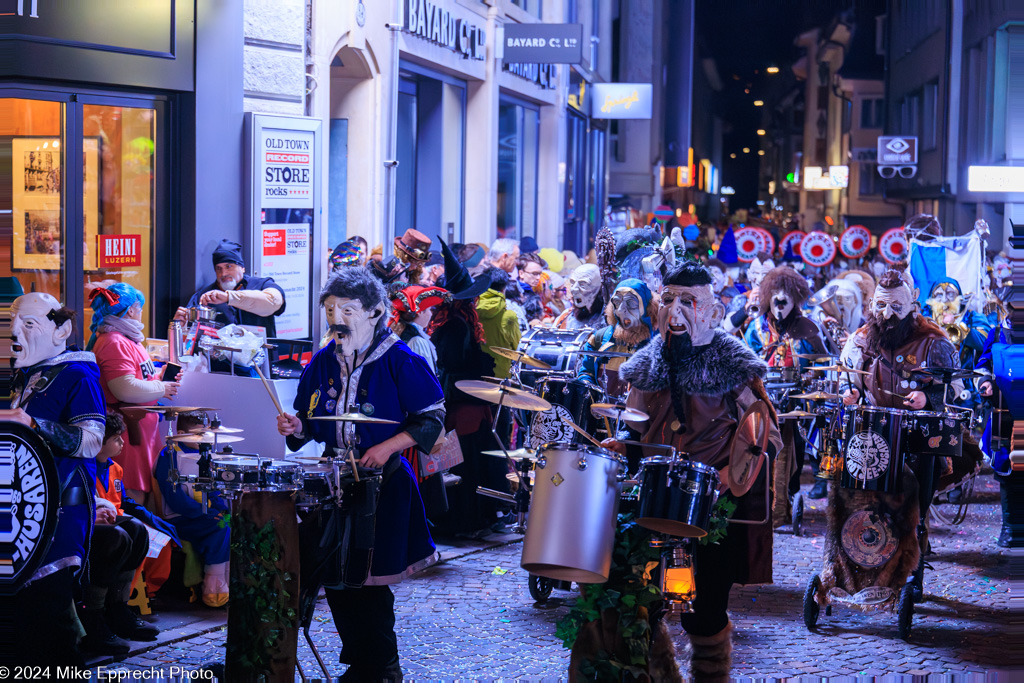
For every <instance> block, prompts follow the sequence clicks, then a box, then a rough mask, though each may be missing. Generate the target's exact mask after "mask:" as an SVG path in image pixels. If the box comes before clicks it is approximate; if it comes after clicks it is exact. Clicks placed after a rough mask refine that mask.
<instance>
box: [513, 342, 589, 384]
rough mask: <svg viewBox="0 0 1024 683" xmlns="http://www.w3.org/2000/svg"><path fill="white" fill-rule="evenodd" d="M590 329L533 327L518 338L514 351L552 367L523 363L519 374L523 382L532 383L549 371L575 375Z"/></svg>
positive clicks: (581, 359) (577, 372) (577, 371)
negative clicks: (530, 365) (539, 368)
mask: <svg viewBox="0 0 1024 683" xmlns="http://www.w3.org/2000/svg"><path fill="white" fill-rule="evenodd" d="M590 334H591V330H589V329H581V330H552V329H548V328H545V327H535V328H533V329H532V330H530V331H529V332H527V333H526V334H525V335H524V336H523V338H522V339H520V340H519V346H518V347H517V349H516V350H518V351H521V352H522V353H525V354H528V355H530V356H533V357H534V358H536V359H537V360H542V361H544V362H545V363H547V364H548V365H550V366H551V370H538V369H536V368H531V367H529V366H526V365H524V366H522V368H521V370H520V377H521V378H522V381H523V383H524V384H527V385H529V386H533V385H534V382H536V381H537V380H538V379H539V378H540V377H542V376H543V375H545V374H547V373H548V372H563V373H566V374H569V375H578V374H579V369H580V364H581V363H582V361H583V357H582V356H580V355H579V350H580V349H582V348H583V346H584V344H586V343H587V340H588V339H590Z"/></svg>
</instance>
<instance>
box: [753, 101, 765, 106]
mask: <svg viewBox="0 0 1024 683" xmlns="http://www.w3.org/2000/svg"><path fill="white" fill-rule="evenodd" d="M754 106H755V107H763V106H764V101H763V100H754Z"/></svg>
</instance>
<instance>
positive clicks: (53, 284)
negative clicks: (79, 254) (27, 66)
mask: <svg viewBox="0 0 1024 683" xmlns="http://www.w3.org/2000/svg"><path fill="white" fill-rule="evenodd" d="M63 143H64V136H63V113H62V111H61V104H60V103H59V102H44V101H40V100H29V99H16V98H0V278H14V279H16V280H17V281H18V285H20V288H21V289H22V290H24V291H25V292H45V293H47V294H52V295H53V296H54V297H56V298H57V299H62V298H63V293H64V282H63V280H62V273H63V272H64V184H63V183H64V182H65V177H66V176H67V175H68V174H66V173H65V169H64V168H63V165H64V151H63V148H62V147H63ZM2 289H3V290H6V291H12V290H13V291H17V289H18V287H3V288H2Z"/></svg>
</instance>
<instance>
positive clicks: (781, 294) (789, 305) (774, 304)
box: [771, 289, 794, 320]
mask: <svg viewBox="0 0 1024 683" xmlns="http://www.w3.org/2000/svg"><path fill="white" fill-rule="evenodd" d="M793 305H794V303H793V297H791V296H790V295H789V294H787V293H786V291H785V290H782V289H780V290H779V291H777V292H774V293H773V294H772V298H771V309H772V315H774V316H775V319H776V320H785V319H786V318H787V317H788V316H789V314H790V313H792V312H793Z"/></svg>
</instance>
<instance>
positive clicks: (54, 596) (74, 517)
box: [2, 292, 106, 664]
mask: <svg viewBox="0 0 1024 683" xmlns="http://www.w3.org/2000/svg"><path fill="white" fill-rule="evenodd" d="M73 316H74V314H73V312H71V311H69V310H68V309H66V308H63V307H61V305H60V303H59V302H58V301H57V300H56V299H55V298H53V297H52V296H50V295H49V294H42V293H36V292H33V293H31V294H24V295H22V296H20V297H18V298H17V299H15V300H14V303H13V304H12V305H11V318H12V322H11V340H12V345H11V350H12V352H13V355H14V367H15V375H14V382H13V396H12V401H11V406H12V408H21V409H22V410H24V411H25V412H26V413H28V414H29V415H30V416H31V417H32V420H33V427H34V428H35V430H36V431H37V432H38V433H39V434H40V436H42V437H43V439H44V440H45V441H46V443H47V444H48V445H49V447H50V450H51V452H52V453H53V456H54V460H55V464H56V468H57V473H58V476H59V479H60V483H61V490H60V492H59V493H58V492H56V491H53V492H47V495H52V496H57V495H59V497H60V501H61V503H60V513H59V515H58V521H57V528H56V532H55V533H54V536H53V539H52V540H51V542H50V547H49V550H48V551H47V553H46V556H45V558H44V559H43V561H42V564H41V565H40V566H39V568H38V569H37V570H36V571H35V573H34V574H33V576H32V577H30V578H29V583H28V584H27V585H25V586H23V587H22V589H21V591H20V592H19V593H18V594H17V595H15V596H14V597H13V598H10V599H5V600H3V601H2V602H3V605H2V607H3V609H4V610H5V611H6V613H7V614H18V615H21V617H20V618H21V621H20V622H19V624H18V628H17V629H16V630H15V632H14V633H13V634H10V635H11V636H12V639H11V640H9V641H7V642H6V643H5V644H6V645H8V646H10V647H12V648H14V650H13V652H14V653H15V654H16V656H17V657H19V658H20V661H21V662H25V663H36V664H56V663H80V662H81V659H80V655H79V654H78V650H77V646H76V643H75V641H76V638H77V633H76V630H75V628H74V627H73V625H72V624H70V623H69V621H70V620H69V614H68V609H69V608H70V605H71V599H72V587H73V583H74V582H75V580H76V578H77V576H78V574H79V571H80V569H79V568H80V567H82V566H83V564H84V558H85V557H86V556H87V555H88V543H89V538H90V536H91V533H92V525H93V522H94V520H95V505H94V502H93V492H94V490H95V486H96V459H95V458H96V453H97V452H99V449H100V447H101V446H102V445H103V433H104V422H105V419H106V418H105V415H106V407H105V406H104V403H103V392H102V390H101V389H100V385H99V374H100V373H99V368H98V367H97V366H96V361H95V357H94V356H93V354H91V353H88V352H83V351H78V350H76V349H74V348H73V347H72V348H68V347H67V340H68V339H69V338H70V337H71V333H72V323H71V320H72V318H73ZM7 610H11V611H7Z"/></svg>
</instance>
